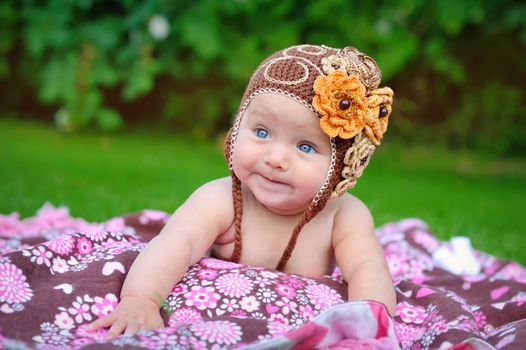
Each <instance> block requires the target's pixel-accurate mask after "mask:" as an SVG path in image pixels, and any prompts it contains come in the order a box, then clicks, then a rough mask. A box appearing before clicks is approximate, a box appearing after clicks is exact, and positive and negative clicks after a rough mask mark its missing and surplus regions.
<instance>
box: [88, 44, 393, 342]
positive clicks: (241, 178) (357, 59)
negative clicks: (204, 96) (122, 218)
mask: <svg viewBox="0 0 526 350" xmlns="http://www.w3.org/2000/svg"><path fill="white" fill-rule="evenodd" d="M380 77H381V74H380V70H379V69H378V66H377V64H376V63H375V62H374V60H373V59H372V58H370V57H369V56H367V55H365V54H363V53H361V52H360V51H358V50H356V49H354V48H351V47H346V48H344V49H333V48H330V47H326V46H312V45H301V46H293V47H290V48H287V49H284V50H281V51H279V52H277V53H275V54H273V55H272V56H270V57H269V58H267V59H266V60H265V61H263V62H262V63H261V65H260V66H259V67H258V68H257V70H256V71H255V73H254V74H253V76H252V78H251V80H250V82H249V84H248V87H247V89H246V91H245V94H244V96H243V99H242V101H241V105H240V108H239V111H238V113H237V116H236V119H235V121H234V124H233V126H232V128H231V129H230V131H229V133H228V135H227V140H226V142H225V156H226V159H227V162H228V165H229V168H230V170H231V176H230V177H226V178H222V179H217V180H213V181H211V182H209V183H206V184H205V185H203V186H201V187H200V188H198V189H197V190H196V191H195V192H194V193H193V194H192V195H191V196H190V197H189V198H188V200H187V201H186V202H185V203H184V204H183V205H181V206H180V207H179V208H178V209H177V210H176V211H175V213H174V214H173V215H172V217H171V218H170V220H169V221H168V223H167V224H166V226H165V227H164V228H163V230H162V231H161V233H160V234H159V235H158V236H156V237H155V238H154V239H152V240H151V241H150V242H149V244H148V245H147V246H146V248H145V249H144V251H143V252H142V253H141V254H140V255H139V256H138V257H137V259H136V260H135V262H134V263H133V265H132V267H131V268H130V271H129V273H128V275H127V277H126V280H125V282H124V285H123V287H122V292H121V295H120V297H121V301H120V303H119V305H118V306H117V307H116V308H115V310H114V311H113V312H112V313H111V314H110V315H108V316H104V317H102V318H100V319H98V320H96V321H94V322H93V323H91V325H90V329H92V330H95V329H98V328H101V327H110V329H109V333H108V334H109V336H116V335H118V334H121V333H123V332H124V333H126V334H132V333H136V332H139V331H143V330H150V329H154V328H159V327H162V326H163V321H162V319H161V315H160V308H161V304H162V302H163V301H164V300H165V299H166V297H167V296H168V295H169V293H170V291H171V290H172V288H173V286H174V285H175V284H176V283H178V282H179V281H180V280H181V278H182V277H183V276H184V274H185V272H186V271H187V269H188V268H189V266H190V265H192V264H194V263H196V262H198V261H199V260H200V259H201V258H202V257H204V256H206V255H207V254H210V255H212V256H215V257H218V258H220V259H227V260H231V261H235V262H239V263H242V264H248V265H257V266H263V267H266V268H276V269H277V270H281V271H283V272H285V273H290V274H299V275H303V276H308V277H321V276H322V275H324V274H328V273H330V272H331V271H332V270H333V268H334V264H335V263H336V264H337V265H338V266H339V267H340V268H341V271H342V274H343V277H344V279H345V281H346V282H347V284H348V297H349V300H363V299H368V300H376V301H379V302H381V303H383V304H385V306H386V307H387V310H388V311H389V312H390V313H391V314H393V312H394V308H395V304H396V300H395V292H394V288H393V285H392V281H391V276H390V274H389V270H388V268H387V264H386V261H385V258H384V255H383V250H382V247H381V246H380V244H379V242H378V240H377V239H376V237H375V234H374V223H373V219H372V217H371V214H370V212H369V210H368V209H367V207H366V206H365V205H364V204H363V203H362V202H361V201H360V200H359V199H357V198H356V197H354V196H352V195H350V194H349V193H347V190H348V189H350V188H352V187H354V185H355V183H356V180H357V179H358V178H359V177H360V176H361V175H362V172H363V170H364V168H365V167H366V166H367V164H368V162H369V158H370V156H371V155H372V153H373V152H374V150H375V148H376V146H378V145H379V144H380V140H381V138H382V135H383V133H384V132H385V130H386V128H387V121H388V117H389V114H390V113H391V105H392V101H393V91H392V90H391V89H390V88H387V87H384V88H378V85H379V83H380ZM300 234H301V235H300Z"/></svg>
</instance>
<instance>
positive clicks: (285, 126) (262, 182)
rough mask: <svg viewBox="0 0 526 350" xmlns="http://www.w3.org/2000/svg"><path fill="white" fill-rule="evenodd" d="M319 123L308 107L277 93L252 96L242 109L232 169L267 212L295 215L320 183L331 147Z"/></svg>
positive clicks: (324, 175)
mask: <svg viewBox="0 0 526 350" xmlns="http://www.w3.org/2000/svg"><path fill="white" fill-rule="evenodd" d="M319 123H320V122H319V118H318V117H317V116H316V115H315V114H314V113H313V112H312V111H311V110H309V109H308V108H307V107H305V106H303V105H302V104H301V103H299V102H296V101H295V100H293V99H292V98H289V97H286V96H283V95H280V94H276V93H263V94H260V95H257V96H255V97H254V98H253V99H252V101H251V102H250V104H249V106H248V108H247V109H246V110H245V112H244V114H243V117H242V120H241V124H240V126H239V131H238V135H237V139H236V141H235V144H234V152H233V155H232V168H233V170H234V173H235V174H236V176H237V177H238V178H239V180H240V181H241V183H242V184H244V185H245V187H246V188H248V189H249V190H250V191H251V192H252V193H253V195H254V196H255V198H256V199H257V200H258V201H259V202H260V203H261V204H263V205H264V206H265V207H267V208H268V209H269V210H271V211H273V212H275V213H279V214H283V215H293V214H297V213H300V212H302V211H303V210H305V209H306V208H307V207H308V205H309V204H310V203H311V201H312V199H313V197H314V196H315V195H316V194H317V193H318V191H319V189H320V188H321V186H322V184H323V183H324V181H325V178H326V176H327V172H328V169H329V165H330V159H331V146H330V142H329V137H328V136H327V135H326V134H325V133H323V131H322V130H321V129H320V126H319Z"/></svg>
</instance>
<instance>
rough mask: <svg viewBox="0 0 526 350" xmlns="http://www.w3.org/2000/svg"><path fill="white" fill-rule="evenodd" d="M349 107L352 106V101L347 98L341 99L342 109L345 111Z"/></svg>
mask: <svg viewBox="0 0 526 350" xmlns="http://www.w3.org/2000/svg"><path fill="white" fill-rule="evenodd" d="M349 107H351V101H349V100H347V99H345V100H341V101H340V109H341V110H342V111H345V110H347V109H349Z"/></svg>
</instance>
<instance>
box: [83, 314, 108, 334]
mask: <svg viewBox="0 0 526 350" xmlns="http://www.w3.org/2000/svg"><path fill="white" fill-rule="evenodd" d="M113 320H114V317H113V314H111V315H107V316H104V317H101V318H99V319H97V320H95V321H93V322H91V323H90V324H88V331H90V332H92V331H95V330H97V329H99V328H104V327H108V326H110V325H111V324H112V323H113Z"/></svg>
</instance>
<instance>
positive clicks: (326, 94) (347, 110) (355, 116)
mask: <svg viewBox="0 0 526 350" xmlns="http://www.w3.org/2000/svg"><path fill="white" fill-rule="evenodd" d="M314 92H315V96H314V98H313V100H312V105H313V107H314V108H315V109H316V111H317V112H318V113H320V114H321V115H322V118H321V119H320V127H321V129H322V130H323V131H324V132H325V133H326V134H327V135H329V136H330V137H336V136H339V137H340V138H342V139H350V138H351V137H353V136H355V135H356V134H358V133H359V132H360V131H362V130H363V128H364V127H365V118H366V113H367V98H366V96H365V86H364V85H363V84H362V82H361V81H360V79H358V77H357V76H356V75H351V76H349V75H347V73H346V72H343V71H341V70H335V71H334V72H332V73H331V74H329V75H327V76H326V75H320V76H319V77H318V78H316V81H315V82H314Z"/></svg>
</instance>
